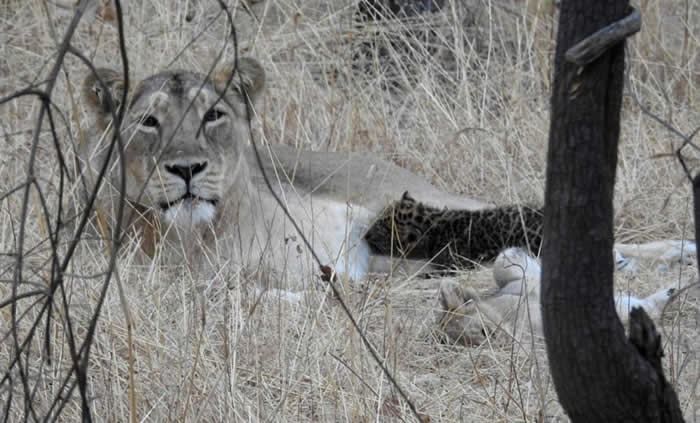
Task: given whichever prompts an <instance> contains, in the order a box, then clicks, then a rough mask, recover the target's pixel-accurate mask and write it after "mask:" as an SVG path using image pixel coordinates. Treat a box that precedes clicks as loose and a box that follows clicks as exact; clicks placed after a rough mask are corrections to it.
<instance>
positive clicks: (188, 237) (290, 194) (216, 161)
mask: <svg viewBox="0 0 700 423" xmlns="http://www.w3.org/2000/svg"><path fill="white" fill-rule="evenodd" d="M264 82H265V73H264V71H263V69H262V67H261V65H260V64H259V63H258V62H257V61H255V60H254V59H251V58H242V59H240V60H238V63H237V66H232V65H229V66H227V67H225V68H224V69H220V70H218V71H216V72H215V73H214V77H212V78H211V79H207V77H206V76H205V75H202V74H199V73H195V72H189V71H179V70H169V71H164V72H160V73H157V74H155V75H152V76H150V77H148V78H146V79H144V80H143V81H141V82H140V83H138V84H137V85H136V86H135V88H134V89H133V90H131V92H129V93H128V97H127V98H128V101H127V104H126V105H124V106H126V110H125V119H124V121H123V123H122V125H121V128H119V130H120V131H121V132H120V133H121V136H122V140H123V142H124V144H125V148H124V155H123V157H121V158H118V157H117V154H116V153H113V154H112V155H111V157H107V152H108V149H107V146H108V143H109V141H110V140H111V136H110V134H111V133H112V131H114V130H115V128H113V127H112V116H113V112H115V111H116V107H117V106H118V105H115V103H114V102H116V101H117V100H119V99H121V98H122V96H121V94H122V93H123V89H124V83H123V77H122V75H120V74H119V72H117V71H114V70H109V69H99V70H98V72H97V76H95V75H90V76H88V77H87V78H86V80H85V81H84V84H83V88H82V97H83V102H84V103H85V105H86V107H87V112H88V115H89V116H90V121H91V125H90V127H89V129H88V137H87V138H88V140H87V142H86V143H85V145H83V146H81V148H80V151H79V157H80V159H81V161H82V166H83V168H84V170H85V172H84V176H85V180H86V182H87V183H86V185H87V188H88V192H90V191H91V190H92V188H93V187H94V186H95V183H96V175H97V174H98V173H99V172H100V169H101V168H102V167H103V165H107V167H108V172H107V175H108V176H107V180H106V183H105V185H106V186H105V187H104V189H103V190H102V192H101V194H100V196H99V199H98V201H99V209H100V211H101V212H102V213H103V215H105V216H106V217H107V220H111V219H113V217H114V213H115V207H116V204H117V203H116V200H117V199H118V198H119V196H120V195H124V196H125V198H126V200H127V208H128V209H127V220H126V221H127V222H131V227H129V228H126V230H133V231H134V233H136V234H137V235H138V239H140V242H141V244H142V248H143V250H144V251H145V252H146V253H147V254H149V255H154V254H156V253H158V254H159V256H160V257H165V258H166V259H167V260H170V261H173V262H175V263H186V264H187V265H189V266H190V267H191V268H193V269H195V270H196V271H199V272H203V274H204V275H211V274H215V273H217V272H221V271H222V269H224V268H226V269H229V270H233V271H240V272H243V274H245V275H252V276H253V280H255V281H258V282H259V283H260V284H262V285H264V286H265V287H272V288H282V289H286V290H292V291H294V290H302V289H305V288H306V287H308V286H309V285H310V284H311V283H312V281H313V280H314V278H318V276H319V275H320V269H319V263H317V262H316V261H315V260H314V258H313V257H312V252H311V250H310V249H309V248H307V245H306V244H305V243H304V242H303V241H302V237H301V236H300V234H299V233H298V231H297V229H296V228H295V227H294V225H293V224H292V222H291V220H290V219H289V218H288V217H287V215H286V214H285V212H284V210H283V209H282V208H281V207H280V205H279V204H278V202H277V200H276V199H275V197H274V196H273V194H272V193H271V192H270V190H269V189H268V187H267V186H266V184H265V183H264V179H263V170H264V172H265V173H266V174H267V176H268V177H269V179H270V181H271V184H272V191H274V193H275V194H276V195H277V196H278V197H279V198H280V199H281V201H282V203H283V204H284V206H285V208H286V209H287V210H288V212H289V214H290V215H291V216H292V217H293V218H294V220H295V221H296V223H297V224H298V226H299V229H300V230H301V232H302V233H303V235H304V237H305V238H306V239H307V240H308V241H309V243H310V244H311V247H312V249H313V250H314V251H315V252H316V254H317V256H318V259H319V261H320V265H322V266H330V268H332V269H334V270H335V272H336V274H337V275H338V276H339V277H348V278H351V279H355V280H357V279H361V278H363V277H365V275H367V274H368V273H370V272H386V271H388V270H390V265H391V261H390V260H389V259H388V258H387V257H388V256H391V255H394V256H400V255H408V257H410V258H411V259H413V260H416V261H418V263H427V262H430V261H431V260H432V259H433V258H434V257H436V255H438V254H440V251H448V253H449V254H442V255H439V260H436V264H438V265H440V266H443V267H448V268H449V267H453V266H464V265H465V264H468V262H471V261H473V260H488V259H492V258H493V257H495V255H496V254H497V253H498V251H500V250H501V249H502V248H504V247H507V246H510V245H525V246H528V247H529V248H530V249H531V250H532V251H536V250H537V248H538V246H539V242H540V238H541V237H540V236H539V235H538V233H539V232H538V231H539V225H541V213H539V211H538V210H536V209H530V208H523V207H519V206H506V207H490V206H488V205H487V204H485V203H482V202H480V201H478V200H474V199H472V198H469V197H465V196H460V195H453V194H449V193H446V192H443V191H441V190H439V189H438V188H436V187H434V186H433V185H431V184H430V183H428V182H427V181H426V180H425V179H424V178H423V177H421V176H418V175H415V174H413V173H411V172H409V171H407V170H405V169H402V168H400V167H398V166H396V165H394V164H393V163H391V162H389V161H385V160H382V159H379V158H377V157H376V155H374V154H368V153H328V152H312V151H304V150H298V149H295V148H292V147H289V146H285V145H261V146H260V147H259V151H260V156H261V161H262V163H261V166H259V165H258V161H257V158H256V155H255V152H254V150H253V148H252V145H251V132H250V126H249V125H250V118H251V117H254V116H255V105H256V103H257V100H259V98H260V96H261V94H262V92H263V87H264V85H265V84H264ZM108 92H109V94H111V97H112V98H113V101H109V100H108V98H109V97H110V96H108V95H107V93H108ZM121 166H123V167H124V169H125V175H124V177H125V179H126V185H125V186H124V187H123V188H122V187H120V176H121V171H120V169H121ZM405 191H410V192H411V193H412V195H414V196H415V197H416V198H418V199H419V200H420V203H418V202H416V201H415V200H413V203H415V204H416V205H418V204H419V205H421V206H420V207H423V209H422V210H423V212H425V211H426V210H436V211H437V212H436V213H434V216H438V215H441V214H442V213H443V212H442V211H441V210H443V208H447V209H449V210H455V212H454V213H453V214H452V215H451V216H452V217H454V216H457V219H458V220H459V219H461V220H459V222H460V225H461V226H459V228H460V229H459V230H457V232H455V231H454V230H455V227H453V226H451V225H452V223H450V222H453V223H454V222H455V221H456V220H454V219H452V217H450V218H447V219H442V220H440V222H442V223H441V224H444V223H445V222H447V226H444V228H446V230H448V231H452V232H450V234H451V235H450V236H448V237H443V238H439V239H437V240H436V239H435V238H434V237H433V238H430V239H432V240H433V241H432V243H431V244H430V246H429V247H426V248H419V249H417V250H415V251H414V252H412V253H410V254H404V253H405V252H399V251H398V250H397V249H395V248H393V245H394V243H395V242H397V241H405V242H404V244H405V243H410V242H415V241H416V240H417V239H418V238H416V239H413V238H412V237H408V238H407V239H405V240H402V239H401V237H402V236H403V235H401V234H399V235H398V237H395V236H394V232H393V227H394V226H395V224H396V223H398V224H399V226H401V221H402V220H401V219H396V222H395V219H393V217H392V216H393V215H392V213H393V210H399V209H395V208H394V207H393V205H394V204H395V202H394V200H395V199H396V198H398V197H399V196H400V193H402V192H405ZM411 200H412V199H411ZM402 201H404V202H407V201H409V199H408V198H403V199H402ZM420 207H419V208H420ZM387 210H389V212H387ZM387 216H389V217H391V218H390V219H387ZM475 216H478V219H477V218H476V217H475ZM398 217H399V218H402V217H406V216H403V215H401V214H399V215H398ZM524 217H526V218H525V219H524ZM465 219H466V220H465ZM426 221H427V220H426ZM413 222H415V219H414V220H413ZM431 222H432V221H431ZM474 225H477V227H475V226H474ZM531 226H532V228H531ZM418 227H419V230H422V231H423V232H425V233H427V232H426V230H425V228H423V229H420V228H421V227H423V226H421V225H418ZM428 227H431V226H430V225H429V226H428ZM469 228H472V229H481V231H478V230H474V231H471V230H469V231H468V232H467V229H469ZM533 228H534V229H533ZM414 232H415V231H414ZM407 233H408V232H407ZM435 233H440V232H439V231H438V232H435ZM454 233H457V235H458V236H457V237H454V236H452V235H454ZM471 234H475V236H476V237H477V238H478V239H477V238H469V242H471V241H472V240H474V241H477V242H475V243H473V244H472V243H468V244H469V245H470V247H469V248H470V249H469V251H468V254H461V253H462V252H463V250H460V249H459V248H457V249H453V248H452V247H450V245H454V246H459V245H464V242H463V241H464V240H465V239H467V238H464V237H465V236H471ZM486 235H489V236H488V237H486ZM460 237H462V238H460ZM420 239H424V238H422V236H421V238H420ZM455 240H457V244H453V242H454V241H455ZM663 253H664V252H660V254H663ZM255 275H257V276H255ZM263 276H264V277H263Z"/></svg>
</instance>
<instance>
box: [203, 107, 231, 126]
mask: <svg viewBox="0 0 700 423" xmlns="http://www.w3.org/2000/svg"><path fill="white" fill-rule="evenodd" d="M224 116H226V112H224V111H223V110H219V109H209V110H208V111H207V112H206V113H205V114H204V123H210V122H216V121H217V120H219V119H221V118H222V117H224Z"/></svg>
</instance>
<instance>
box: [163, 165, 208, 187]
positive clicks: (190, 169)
mask: <svg viewBox="0 0 700 423" xmlns="http://www.w3.org/2000/svg"><path fill="white" fill-rule="evenodd" d="M206 168H207V162H202V163H192V164H190V165H171V166H169V165H165V170H167V171H168V172H170V173H172V174H173V175H177V176H179V177H181V178H182V179H184V180H185V182H187V183H189V182H190V180H191V179H192V177H193V176H194V175H196V174H198V173H200V172H201V171H203V170H204V169H206Z"/></svg>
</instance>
